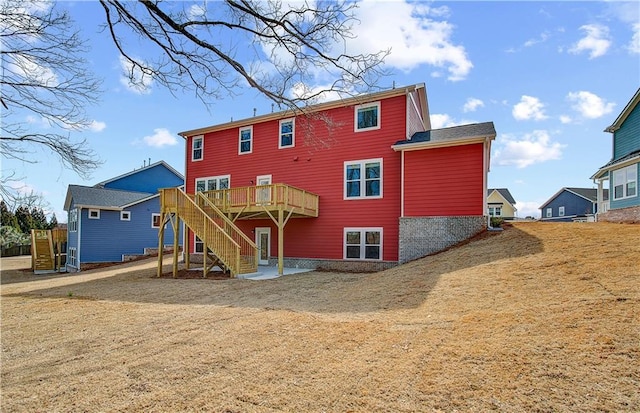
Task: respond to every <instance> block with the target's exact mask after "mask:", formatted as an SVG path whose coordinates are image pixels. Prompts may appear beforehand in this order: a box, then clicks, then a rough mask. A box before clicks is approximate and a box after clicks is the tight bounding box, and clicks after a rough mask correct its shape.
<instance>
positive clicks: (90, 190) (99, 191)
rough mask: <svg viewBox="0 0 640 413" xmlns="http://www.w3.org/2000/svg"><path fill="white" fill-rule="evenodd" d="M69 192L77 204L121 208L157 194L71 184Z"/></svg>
mask: <svg viewBox="0 0 640 413" xmlns="http://www.w3.org/2000/svg"><path fill="white" fill-rule="evenodd" d="M69 194H70V195H71V197H72V198H73V202H74V204H76V205H85V206H95V207H103V208H121V207H123V206H124V205H128V204H132V203H135V202H137V201H141V200H143V199H145V198H149V197H151V196H153V195H155V194H150V193H146V192H132V191H121V190H117V189H107V188H96V187H90V186H81V185H69Z"/></svg>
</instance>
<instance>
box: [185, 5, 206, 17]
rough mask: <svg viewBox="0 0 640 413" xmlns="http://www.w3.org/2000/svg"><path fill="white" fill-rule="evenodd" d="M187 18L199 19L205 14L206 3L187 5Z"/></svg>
mask: <svg viewBox="0 0 640 413" xmlns="http://www.w3.org/2000/svg"><path fill="white" fill-rule="evenodd" d="M188 14H189V19H191V20H194V19H199V18H202V17H204V16H205V15H206V14H207V9H206V3H205V4H194V5H192V6H191V7H189V11H188Z"/></svg>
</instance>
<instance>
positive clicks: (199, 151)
mask: <svg viewBox="0 0 640 413" xmlns="http://www.w3.org/2000/svg"><path fill="white" fill-rule="evenodd" d="M203 149H204V137H203V136H194V137H193V140H192V141H191V160H192V161H201V160H202V158H203V153H204V152H203Z"/></svg>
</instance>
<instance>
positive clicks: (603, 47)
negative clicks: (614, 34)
mask: <svg viewBox="0 0 640 413" xmlns="http://www.w3.org/2000/svg"><path fill="white" fill-rule="evenodd" d="M580 30H582V31H584V32H585V33H586V35H585V37H583V38H582V39H580V40H579V41H578V42H577V43H576V44H574V45H573V46H572V47H571V48H570V49H569V52H570V53H573V54H580V53H582V52H585V51H586V52H589V59H595V58H596V57H600V56H603V55H604V54H605V53H607V50H608V49H609V46H611V40H610V36H609V28H608V27H607V26H603V25H600V24H585V25H584V26H581V27H580Z"/></svg>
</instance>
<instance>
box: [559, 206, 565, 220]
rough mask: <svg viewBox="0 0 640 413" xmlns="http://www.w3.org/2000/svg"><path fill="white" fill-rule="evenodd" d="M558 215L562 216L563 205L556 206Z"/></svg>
mask: <svg viewBox="0 0 640 413" xmlns="http://www.w3.org/2000/svg"><path fill="white" fill-rule="evenodd" d="M558 216H559V217H563V216H564V205H563V206H560V207H558Z"/></svg>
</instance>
